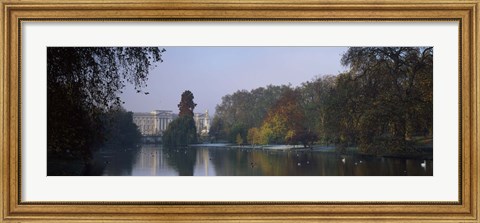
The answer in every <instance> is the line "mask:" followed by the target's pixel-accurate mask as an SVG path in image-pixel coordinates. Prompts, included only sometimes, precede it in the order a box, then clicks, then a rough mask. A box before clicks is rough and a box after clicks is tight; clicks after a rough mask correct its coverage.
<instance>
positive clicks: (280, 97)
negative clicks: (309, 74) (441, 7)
mask: <svg viewBox="0 0 480 223" xmlns="http://www.w3.org/2000/svg"><path fill="white" fill-rule="evenodd" d="M341 63H342V64H343V65H344V66H345V67H346V68H347V69H346V71H345V72H343V73H340V74H338V75H335V76H328V75H326V76H320V77H317V78H315V79H313V80H310V81H306V82H304V83H303V84H302V85H300V86H298V87H295V88H292V87H291V86H267V87H266V88H257V89H253V90H251V91H245V90H240V91H237V92H235V93H233V94H232V95H226V96H224V97H223V98H222V102H221V103H220V104H219V105H218V106H217V111H216V114H215V117H214V119H213V123H212V126H211V129H210V132H211V133H212V134H213V136H215V137H216V139H217V140H221V139H223V140H228V141H230V142H232V143H234V142H238V141H240V139H239V138H238V137H237V136H240V137H242V141H243V142H248V143H250V144H269V143H274V144H278V143H280V144H296V143H299V142H301V143H302V144H304V145H306V146H307V145H311V144H312V143H313V142H314V141H317V143H322V144H335V145H337V147H339V148H345V147H348V146H356V147H358V148H359V150H360V151H361V152H364V153H369V154H385V153H402V152H408V151H409V150H411V149H412V146H411V144H412V142H413V138H414V136H431V135H432V130H433V129H432V128H433V48H432V47H351V48H349V50H348V51H347V52H346V53H345V54H344V55H343V57H342V60H341Z"/></svg>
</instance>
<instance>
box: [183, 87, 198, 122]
mask: <svg viewBox="0 0 480 223" xmlns="http://www.w3.org/2000/svg"><path fill="white" fill-rule="evenodd" d="M193 98H194V97H193V94H192V92H191V91H189V90H186V91H184V92H183V93H182V98H181V100H180V103H179V104H178V108H179V110H180V113H179V114H178V115H179V116H191V117H193V109H195V106H197V104H195V103H194V102H193Z"/></svg>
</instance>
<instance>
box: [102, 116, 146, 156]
mask: <svg viewBox="0 0 480 223" xmlns="http://www.w3.org/2000/svg"><path fill="white" fill-rule="evenodd" d="M103 119H104V121H103V125H104V126H105V144H106V146H108V147H114V148H120V149H127V148H133V147H135V146H136V145H138V144H139V143H140V140H141V137H142V134H141V133H140V131H139V130H138V127H137V125H135V123H133V113H132V112H127V111H125V109H123V108H121V107H118V108H114V109H111V110H110V111H108V112H107V113H106V114H105V115H104V118H103Z"/></svg>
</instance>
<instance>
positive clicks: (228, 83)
mask: <svg viewBox="0 0 480 223" xmlns="http://www.w3.org/2000/svg"><path fill="white" fill-rule="evenodd" d="M165 49H166V52H165V53H164V54H163V60H164V62H163V63H159V64H158V66H157V67H156V68H155V69H153V70H152V71H151V72H150V74H149V80H148V82H147V84H148V87H146V88H144V89H143V90H144V91H146V92H149V93H150V94H148V95H145V94H144V93H136V91H135V90H134V89H133V87H131V86H127V89H125V90H124V93H123V94H122V95H121V98H122V100H123V101H125V104H124V107H125V108H126V109H127V110H129V111H134V112H149V111H152V110H155V109H159V110H172V111H174V112H175V113H177V112H178V107H177V104H178V103H179V101H180V95H181V94H182V92H183V91H185V90H190V91H192V93H193V95H194V96H195V99H194V101H195V103H197V107H196V108H195V112H205V110H206V109H208V110H209V113H210V114H211V115H213V114H214V111H215V106H216V105H217V104H219V103H221V98H222V96H224V95H226V94H232V93H234V92H235V91H237V90H241V89H246V90H252V89H255V88H258V87H265V86H267V85H269V84H272V85H282V84H289V83H290V84H291V85H292V86H299V85H300V84H301V83H303V82H306V81H309V80H312V79H313V78H314V77H316V76H321V75H326V74H333V75H335V74H338V73H339V72H341V71H343V70H345V68H344V67H343V66H341V65H340V58H341V56H342V55H343V53H344V52H345V51H346V50H347V49H348V48H347V47H165Z"/></svg>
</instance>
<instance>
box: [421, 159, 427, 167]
mask: <svg viewBox="0 0 480 223" xmlns="http://www.w3.org/2000/svg"><path fill="white" fill-rule="evenodd" d="M420 166H422V167H423V168H426V167H427V161H426V160H423V163H420Z"/></svg>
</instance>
